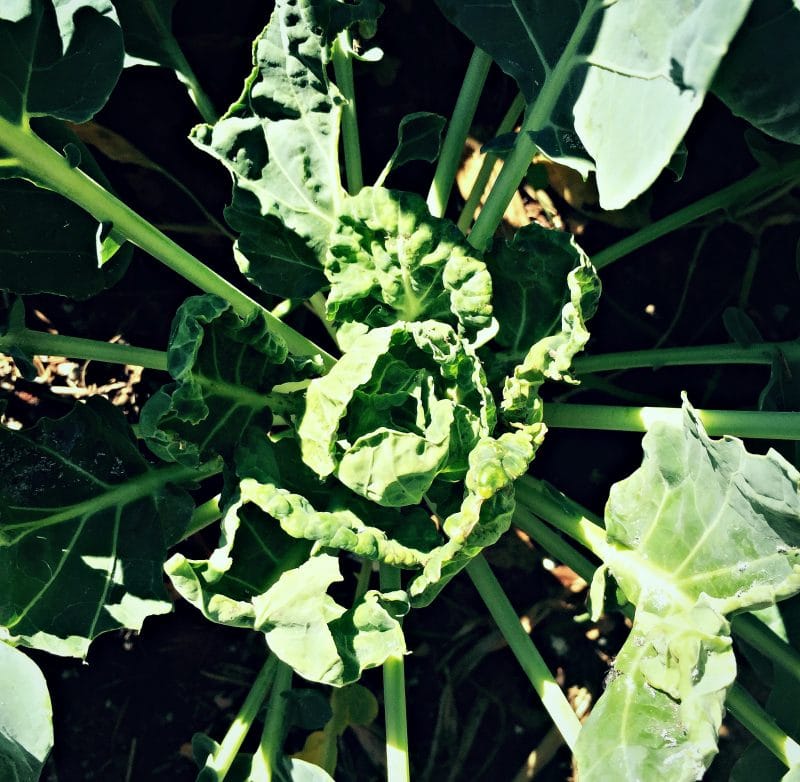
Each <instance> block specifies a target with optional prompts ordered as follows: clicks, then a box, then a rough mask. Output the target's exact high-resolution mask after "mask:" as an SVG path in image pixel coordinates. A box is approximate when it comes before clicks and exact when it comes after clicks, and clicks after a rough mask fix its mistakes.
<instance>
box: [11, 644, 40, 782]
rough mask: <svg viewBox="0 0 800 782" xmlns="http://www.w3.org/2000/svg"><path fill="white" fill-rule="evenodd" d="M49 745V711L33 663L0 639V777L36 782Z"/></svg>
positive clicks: (35, 666) (15, 780) (36, 668)
mask: <svg viewBox="0 0 800 782" xmlns="http://www.w3.org/2000/svg"><path fill="white" fill-rule="evenodd" d="M52 747H53V710H52V707H51V705H50V694H49V693H48V691H47V682H45V680H44V676H42V672H41V671H40V670H39V668H38V666H37V665H36V663H34V662H33V661H32V660H31V659H30V658H28V657H26V656H25V655H24V654H23V653H22V652H21V651H19V650H18V649H14V648H13V647H11V646H9V645H8V644H4V643H2V642H0V779H4V780H13V781H14V782H37V780H38V779H39V776H40V774H41V772H42V766H43V765H44V762H45V759H46V758H47V755H48V753H49V752H50V750H51V749H52Z"/></svg>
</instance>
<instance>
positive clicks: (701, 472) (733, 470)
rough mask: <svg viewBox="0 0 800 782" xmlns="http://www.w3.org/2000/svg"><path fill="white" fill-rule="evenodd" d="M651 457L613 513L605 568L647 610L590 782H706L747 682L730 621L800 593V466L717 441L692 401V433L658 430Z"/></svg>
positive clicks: (616, 681)
mask: <svg viewBox="0 0 800 782" xmlns="http://www.w3.org/2000/svg"><path fill="white" fill-rule="evenodd" d="M643 447H644V452H645V457H644V461H643V463H642V466H641V467H640V468H639V469H638V470H637V471H636V472H635V473H633V475H631V476H630V477H629V478H627V479H626V480H624V481H622V482H620V483H617V484H615V485H614V486H613V487H612V489H611V494H610V498H609V502H608V505H607V508H606V530H607V536H608V546H607V547H606V548H605V550H604V551H603V559H604V560H605V562H606V564H607V565H608V567H609V569H610V571H611V573H612V574H613V575H614V577H615V579H616V580H617V583H618V584H619V585H620V587H621V588H622V590H623V591H624V592H625V594H626V596H627V597H628V598H629V599H630V600H631V601H633V602H635V603H636V604H637V613H636V619H635V622H634V626H633V629H632V631H631V636H630V638H629V639H628V641H627V642H626V643H625V646H624V647H623V650H622V652H621V653H620V655H619V657H618V658H617V662H616V664H615V670H614V672H613V675H614V678H613V681H612V683H611V684H610V685H609V687H608V688H607V690H606V693H605V694H604V695H603V697H602V698H601V699H600V701H599V702H598V705H597V706H596V707H595V709H594V711H593V713H592V716H591V718H590V719H589V721H588V722H587V723H586V725H585V726H584V728H583V731H582V732H581V734H580V738H579V740H578V744H577V746H576V757H577V759H578V765H579V769H580V773H581V779H582V780H583V779H586V780H589V781H590V782H591V781H592V780H595V779H597V780H601V779H604V778H605V777H604V774H605V773H606V772H607V769H608V768H615V769H617V768H619V769H622V770H623V771H624V774H622V775H621V776H620V779H630V780H634V779H648V780H650V779H652V780H660V779H663V780H665V781H666V780H669V782H674V781H675V780H687V782H688V781H689V780H694V779H697V778H698V777H699V775H701V774H702V772H703V770H704V769H705V768H706V767H707V766H708V764H709V763H710V762H711V760H712V758H713V756H714V754H715V753H716V736H717V732H718V730H719V725H720V722H721V719H722V714H723V702H724V699H725V695H726V693H727V690H728V688H729V687H730V685H731V684H732V683H733V680H734V678H735V674H736V667H735V660H734V658H733V654H732V652H731V651H730V638H729V630H728V624H727V621H726V620H725V618H724V615H725V614H728V613H731V612H734V611H741V610H747V609H749V608H755V607H759V606H765V605H769V604H771V603H774V602H775V601H776V600H780V599H782V598H785V597H788V596H791V595H793V594H796V593H797V592H798V591H800V492H799V491H798V486H800V473H798V472H797V470H795V469H794V468H793V467H792V466H791V465H790V464H789V463H788V462H786V461H785V460H784V459H783V458H782V457H780V456H779V455H778V454H777V453H775V452H774V451H770V452H769V453H768V454H766V455H764V456H761V455H752V454H749V453H747V451H746V450H745V449H744V446H743V445H742V443H741V441H740V440H737V439H736V438H733V437H725V438H722V439H720V440H712V439H711V438H709V437H708V435H707V434H706V433H705V431H704V429H703V427H702V425H701V424H700V421H699V419H698V418H697V416H696V414H695V412H694V411H693V409H692V408H691V407H690V406H689V404H688V402H687V403H686V404H685V408H684V417H683V424H682V426H675V425H670V424H667V423H656V424H654V425H653V426H652V427H651V429H650V430H649V431H648V433H647V435H645V438H644V441H643ZM611 715H614V716H613V717H612V716H611ZM656 726H658V727H656Z"/></svg>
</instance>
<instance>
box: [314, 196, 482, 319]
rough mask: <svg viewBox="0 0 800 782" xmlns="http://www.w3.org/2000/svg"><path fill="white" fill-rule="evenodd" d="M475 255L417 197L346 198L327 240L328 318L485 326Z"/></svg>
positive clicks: (452, 228)
mask: <svg viewBox="0 0 800 782" xmlns="http://www.w3.org/2000/svg"><path fill="white" fill-rule="evenodd" d="M474 252H475V251H474V250H473V249H472V248H471V247H470V246H469V245H468V244H467V243H466V241H465V240H464V237H463V236H462V235H461V233H460V231H459V230H458V229H457V228H456V227H455V225H453V223H451V222H450V221H449V220H444V219H440V218H435V217H432V216H431V215H430V213H429V212H428V208H427V206H426V204H425V202H424V200H423V199H422V198H421V197H420V196H418V195H416V194H414V193H406V192H402V191H398V190H386V189H384V188H370V187H366V188H364V189H362V190H361V192H360V193H359V194H358V195H357V196H355V197H352V198H347V199H346V200H345V202H344V204H343V209H342V211H341V213H340V216H339V220H338V224H337V225H336V227H335V228H334V231H333V234H332V235H331V237H330V247H329V249H328V252H327V255H326V258H325V274H326V276H327V277H328V279H329V280H330V283H331V292H330V295H329V296H328V302H327V311H328V317H329V318H330V319H331V320H332V321H333V323H334V324H336V325H341V324H346V323H355V324H362V325H366V326H370V327H372V326H386V325H390V324H391V323H394V322H395V321H398V320H400V321H418V320H440V321H444V322H447V323H450V324H452V325H454V326H457V325H460V326H461V327H463V328H464V329H467V330H469V331H476V330H479V329H482V328H485V327H487V326H488V325H489V324H490V323H491V316H492V305H491V297H492V281H491V278H490V276H489V273H488V271H487V270H486V266H485V264H484V263H483V261H481V260H480V259H479V258H477V257H475V255H474Z"/></svg>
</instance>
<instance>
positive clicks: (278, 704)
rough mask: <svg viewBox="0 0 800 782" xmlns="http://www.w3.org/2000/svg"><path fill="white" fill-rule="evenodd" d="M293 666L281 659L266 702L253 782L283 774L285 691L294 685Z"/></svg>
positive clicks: (271, 778)
mask: <svg viewBox="0 0 800 782" xmlns="http://www.w3.org/2000/svg"><path fill="white" fill-rule="evenodd" d="M291 686H292V669H291V668H290V667H289V666H288V665H286V663H283V662H278V666H277V670H276V672H275V683H274V684H273V686H272V692H271V693H270V696H269V703H268V704H267V718H266V720H265V721H264V730H263V732H262V734H261V742H260V743H259V745H258V750H257V751H256V753H255V755H254V756H253V766H252V770H251V779H252V780H253V782H272V780H273V779H278V778H280V771H279V769H280V767H281V762H282V759H283V739H284V731H285V723H286V706H287V700H286V698H285V697H284V693H285V692H287V691H288V690H290V689H291Z"/></svg>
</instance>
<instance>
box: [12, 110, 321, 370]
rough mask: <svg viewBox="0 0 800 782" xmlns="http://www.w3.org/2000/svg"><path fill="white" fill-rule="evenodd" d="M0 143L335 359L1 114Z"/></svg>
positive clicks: (136, 236) (53, 185)
mask: <svg viewBox="0 0 800 782" xmlns="http://www.w3.org/2000/svg"><path fill="white" fill-rule="evenodd" d="M0 146H2V147H3V148H4V149H5V150H7V151H8V152H9V153H10V154H11V155H13V156H14V157H16V158H17V160H18V161H19V163H20V165H21V166H22V167H23V168H25V170H26V171H27V172H28V173H29V174H30V175H31V177H32V179H34V180H35V181H36V182H38V183H40V184H41V185H44V186H46V187H48V188H50V189H51V190H55V191H56V192H57V193H60V194H61V195H63V196H65V197H66V198H69V199H70V200H71V201H73V202H75V203H76V204H78V206H81V207H83V208H84V209H85V210H86V211H87V212H89V213H90V214H91V215H92V216H93V217H94V218H95V219H97V220H98V221H99V222H101V223H111V224H112V225H113V226H114V229H115V231H116V232H117V233H119V234H121V235H122V236H124V237H125V238H126V239H127V240H128V241H130V242H131V243H132V244H135V245H136V246H137V247H141V248H142V249H143V250H144V251H145V252H147V253H149V254H150V255H152V256H153V257H154V258H156V259H157V260H159V261H160V262H161V263H163V264H164V265H165V266H168V267H169V268H170V269H172V270H173V271H175V272H177V273H178V274H180V275H181V276H182V277H184V278H185V279H187V280H188V281H189V282H191V283H192V284H194V285H196V286H197V287H198V288H200V289H201V290H203V291H206V292H207V293H215V294H217V295H218V296H221V297H222V298H224V299H226V300H227V301H228V302H230V304H231V306H232V307H233V309H234V310H235V311H236V312H237V313H238V314H239V315H241V316H243V317H247V316H249V315H252V313H253V312H255V311H261V312H262V313H263V315H264V317H265V318H266V320H267V322H268V324H269V327H270V330H271V331H272V332H273V333H274V334H277V335H279V336H280V337H282V338H283V339H284V340H285V342H286V344H287V346H288V347H289V350H290V351H291V352H292V353H295V354H298V355H315V354H317V355H321V356H322V359H323V361H325V362H326V364H327V365H328V366H331V365H333V363H334V360H333V358H332V357H331V356H329V355H328V354H327V353H325V351H323V350H321V349H320V348H318V347H317V346H316V345H314V343H313V342H310V341H309V340H308V339H306V338H305V337H304V336H303V335H302V334H299V333H298V332H296V331H295V330H294V329H292V328H290V327H289V326H287V325H286V324H285V323H282V322H281V321H279V320H278V319H277V318H275V317H273V316H272V315H271V314H270V313H269V312H268V311H267V310H265V309H264V308H262V307H261V306H260V305H259V304H257V303H256V302H255V301H253V299H251V298H250V297H249V296H247V295H245V294H244V293H242V292H241V291H240V290H239V289H238V288H236V287H235V286H233V285H231V284H230V283H229V282H228V281H227V280H225V279H224V278H222V277H221V276H220V275H219V274H217V273H216V272H215V271H212V270H211V269H209V268H208V267H207V266H205V265H204V264H203V263H202V262H201V261H199V260H198V259H197V258H195V257H194V256H193V255H191V254H190V253H188V252H186V250H184V249H183V248H182V247H180V246H179V245H178V244H176V243H175V242H174V241H172V239H170V238H169V237H168V236H166V235H165V234H163V233H162V232H161V231H159V230H158V229H157V228H156V227H155V226H153V225H151V224H150V223H149V222H147V220H145V219H144V218H143V217H141V215H138V214H137V213H136V212H134V211H133V210H132V209H131V208H130V207H128V206H126V205H125V204H124V203H122V201H120V200H119V199H118V198H116V197H115V196H113V195H112V194H111V193H109V192H108V191H107V190H105V189H104V188H103V187H102V186H101V185H99V184H97V182H95V181H94V180H93V179H91V178H89V177H88V176H87V175H86V174H85V173H84V172H83V171H81V170H80V169H77V168H73V167H72V166H70V164H69V163H68V162H67V159H66V158H65V157H63V156H62V155H59V154H58V152H56V150H55V149H53V148H52V147H51V146H49V145H48V144H46V143H45V142H44V141H42V140H41V139H40V138H39V137H38V136H36V135H34V134H33V133H31V132H30V131H27V130H24V129H23V128H21V127H19V126H17V125H14V124H12V123H11V122H8V120H6V119H4V118H2V117H0Z"/></svg>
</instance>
